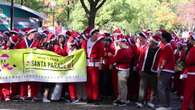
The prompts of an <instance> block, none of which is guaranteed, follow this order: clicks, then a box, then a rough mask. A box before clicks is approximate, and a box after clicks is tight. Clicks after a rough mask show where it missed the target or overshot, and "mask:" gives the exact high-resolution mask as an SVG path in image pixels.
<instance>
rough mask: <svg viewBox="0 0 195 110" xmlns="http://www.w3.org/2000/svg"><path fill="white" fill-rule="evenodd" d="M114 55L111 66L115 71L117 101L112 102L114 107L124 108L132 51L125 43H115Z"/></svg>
mask: <svg viewBox="0 0 195 110" xmlns="http://www.w3.org/2000/svg"><path fill="white" fill-rule="evenodd" d="M115 46H116V47H115V48H116V53H115V55H114V58H113V60H112V64H113V66H115V68H116V69H117V76H118V90H119V94H118V96H117V99H116V100H114V102H113V104H114V105H119V106H125V105H126V104H127V93H128V88H127V80H128V77H129V70H130V66H129V65H130V64H131V63H132V62H131V61H132V57H133V55H132V49H131V48H129V46H128V44H127V42H124V41H115Z"/></svg>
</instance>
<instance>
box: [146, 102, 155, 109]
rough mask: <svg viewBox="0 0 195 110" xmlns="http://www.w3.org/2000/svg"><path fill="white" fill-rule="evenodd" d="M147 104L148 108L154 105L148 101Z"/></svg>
mask: <svg viewBox="0 0 195 110" xmlns="http://www.w3.org/2000/svg"><path fill="white" fill-rule="evenodd" d="M147 106H148V107H150V108H154V107H155V105H154V104H153V103H151V102H148V103H147Z"/></svg>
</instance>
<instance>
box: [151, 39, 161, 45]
mask: <svg viewBox="0 0 195 110" xmlns="http://www.w3.org/2000/svg"><path fill="white" fill-rule="evenodd" d="M150 40H152V41H153V42H155V43H157V44H158V43H160V41H157V40H156V39H154V38H153V37H151V38H150Z"/></svg>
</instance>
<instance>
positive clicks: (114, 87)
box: [108, 28, 123, 100]
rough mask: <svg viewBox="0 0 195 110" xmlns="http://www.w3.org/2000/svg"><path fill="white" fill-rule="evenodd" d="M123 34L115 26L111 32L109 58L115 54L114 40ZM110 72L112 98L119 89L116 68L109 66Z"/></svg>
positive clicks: (115, 97)
mask: <svg viewBox="0 0 195 110" xmlns="http://www.w3.org/2000/svg"><path fill="white" fill-rule="evenodd" d="M122 37H123V34H122V31H121V29H120V28H116V29H114V31H113V32H112V42H111V44H110V45H109V47H108V50H109V51H108V57H110V59H112V58H113V56H114V55H115V52H116V46H115V43H114V41H118V40H119V39H122ZM110 70H111V72H112V90H113V98H114V100H116V99H117V97H118V94H119V90H118V75H117V72H118V70H117V69H116V68H110Z"/></svg>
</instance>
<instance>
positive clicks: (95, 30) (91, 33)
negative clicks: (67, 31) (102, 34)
mask: <svg viewBox="0 0 195 110" xmlns="http://www.w3.org/2000/svg"><path fill="white" fill-rule="evenodd" d="M99 31H100V30H99V29H95V28H94V29H92V30H91V31H90V33H89V35H90V36H92V35H93V34H94V33H95V32H99Z"/></svg>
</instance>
